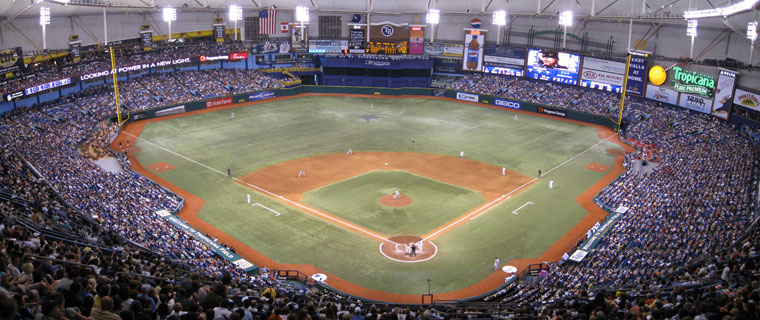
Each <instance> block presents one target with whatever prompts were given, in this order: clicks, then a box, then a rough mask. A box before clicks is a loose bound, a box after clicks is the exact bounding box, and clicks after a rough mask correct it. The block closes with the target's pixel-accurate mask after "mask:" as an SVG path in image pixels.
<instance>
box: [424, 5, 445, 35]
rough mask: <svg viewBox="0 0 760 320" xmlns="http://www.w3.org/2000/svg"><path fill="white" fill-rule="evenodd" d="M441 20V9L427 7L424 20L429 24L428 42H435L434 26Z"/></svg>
mask: <svg viewBox="0 0 760 320" xmlns="http://www.w3.org/2000/svg"><path fill="white" fill-rule="evenodd" d="M440 21H441V10H438V9H428V12H427V15H425V22H426V23H429V24H430V42H435V26H436V25H437V24H438V22H440Z"/></svg>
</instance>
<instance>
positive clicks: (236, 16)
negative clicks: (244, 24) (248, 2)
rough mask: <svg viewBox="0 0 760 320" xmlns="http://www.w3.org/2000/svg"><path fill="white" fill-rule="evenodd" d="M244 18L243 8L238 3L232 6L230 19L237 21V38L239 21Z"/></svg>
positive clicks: (236, 35)
mask: <svg viewBox="0 0 760 320" xmlns="http://www.w3.org/2000/svg"><path fill="white" fill-rule="evenodd" d="M242 19H243V8H242V7H241V6H238V5H235V4H233V5H231V6H230V21H234V22H235V40H237V39H238V29H237V22H238V21H240V20H242Z"/></svg>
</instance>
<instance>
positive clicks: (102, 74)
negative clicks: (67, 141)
mask: <svg viewBox="0 0 760 320" xmlns="http://www.w3.org/2000/svg"><path fill="white" fill-rule="evenodd" d="M225 57H227V56H225ZM196 61H197V60H196ZM191 62H192V60H191V59H190V58H180V59H174V60H164V61H157V62H151V63H143V64H136V65H132V66H125V67H118V68H116V72H117V73H124V72H134V71H139V70H145V69H150V68H161V67H170V66H174V65H180V64H185V63H191ZM110 75H111V70H103V71H98V72H93V73H88V74H83V75H81V76H79V80H80V81H85V80H92V79H97V78H100V77H105V76H110Z"/></svg>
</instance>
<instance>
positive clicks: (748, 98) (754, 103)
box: [734, 89, 760, 111]
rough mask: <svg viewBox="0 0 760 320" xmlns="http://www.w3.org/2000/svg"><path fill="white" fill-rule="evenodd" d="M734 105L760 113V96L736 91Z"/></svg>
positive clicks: (739, 90)
mask: <svg viewBox="0 0 760 320" xmlns="http://www.w3.org/2000/svg"><path fill="white" fill-rule="evenodd" d="M734 103H735V104H738V105H740V106H742V107H747V108H750V109H752V110H755V111H760V94H757V93H752V92H749V91H745V90H742V89H736V94H735V96H734Z"/></svg>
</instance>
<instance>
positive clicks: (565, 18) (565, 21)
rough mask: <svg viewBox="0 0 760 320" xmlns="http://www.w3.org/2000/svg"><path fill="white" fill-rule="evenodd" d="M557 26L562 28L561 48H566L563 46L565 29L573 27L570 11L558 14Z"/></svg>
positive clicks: (565, 35)
mask: <svg viewBox="0 0 760 320" xmlns="http://www.w3.org/2000/svg"><path fill="white" fill-rule="evenodd" d="M559 25H561V26H562V48H566V46H565V44H566V43H567V27H569V26H572V25H573V12H572V11H570V10H566V11H562V12H560V13H559Z"/></svg>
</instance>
